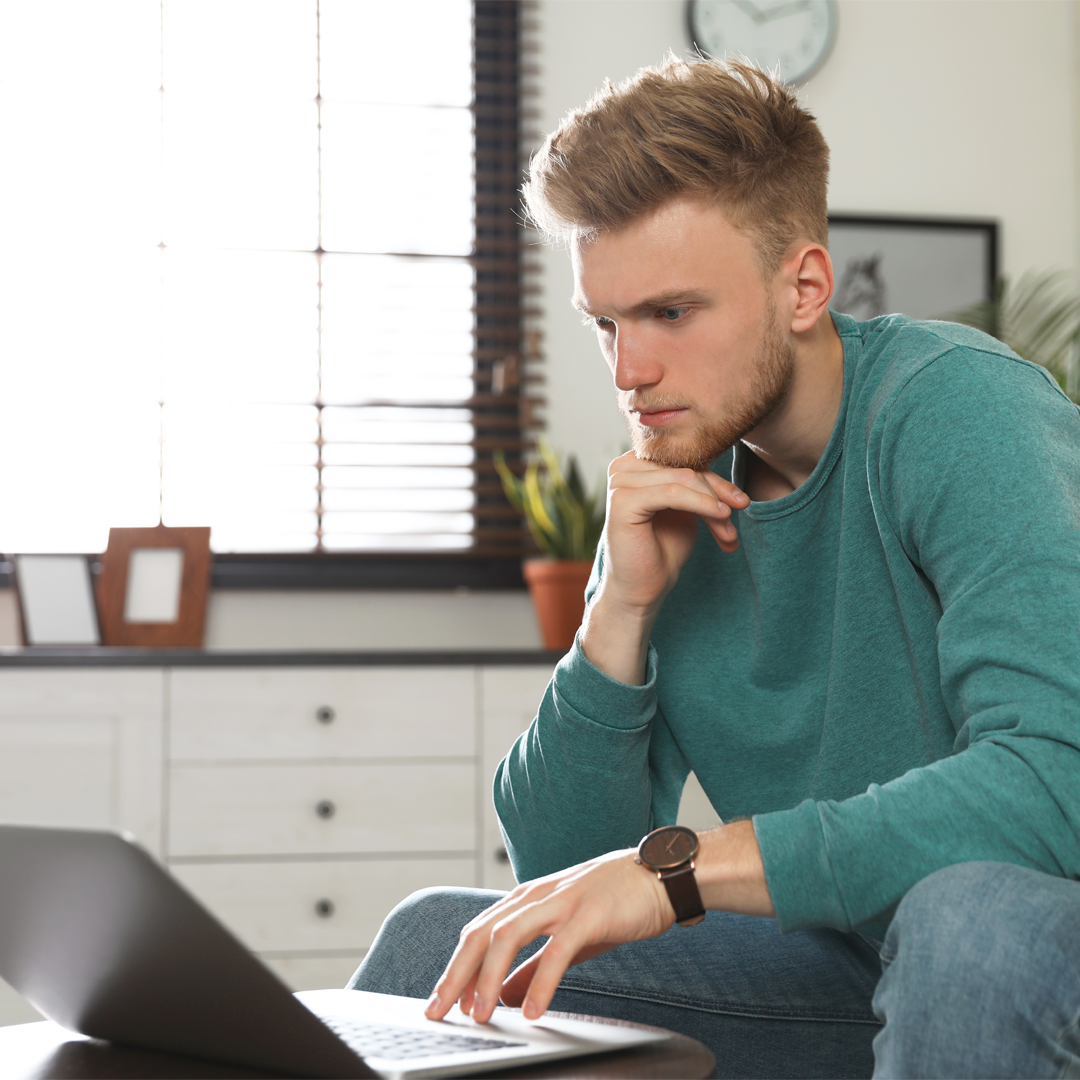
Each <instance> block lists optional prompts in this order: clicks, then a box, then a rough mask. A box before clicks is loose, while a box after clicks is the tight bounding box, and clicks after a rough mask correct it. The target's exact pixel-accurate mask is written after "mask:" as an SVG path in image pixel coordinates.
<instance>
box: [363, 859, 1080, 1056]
mask: <svg viewBox="0 0 1080 1080" xmlns="http://www.w3.org/2000/svg"><path fill="white" fill-rule="evenodd" d="M500 895H501V894H500V893H493V892H484V891H481V890H472V889H427V890H424V891H423V892H419V893H415V894H414V895H413V896H411V897H409V898H408V899H407V900H405V901H403V902H402V903H401V904H399V905H398V907H397V908H395V909H394V911H393V912H391V914H390V915H389V916H388V917H387V919H386V922H385V923H384V924H383V927H382V929H381V930H380V931H379V935H378V937H377V938H376V940H375V943H374V945H373V946H372V948H371V950H370V951H369V953H368V954H367V956H366V957H365V958H364V962H363V963H362V964H361V965H360V968H359V969H358V970H357V972H356V974H355V975H353V977H352V979H351V980H350V983H349V986H350V987H352V988H353V989H357V990H375V991H381V992H382V993H390V994H403V995H405V996H407V997H425V998H426V997H427V996H428V995H429V994H430V993H431V990H432V988H433V986H434V984H435V981H436V979H437V978H438V977H439V975H440V974H441V973H442V970H443V968H444V967H445V966H446V963H447V961H448V960H449V958H450V954H451V953H452V952H453V950H454V946H455V945H456V944H457V938H458V933H459V931H460V929H461V927H462V926H463V925H464V924H465V923H466V922H468V921H469V920H470V919H471V918H473V917H474V916H475V915H476V914H478V913H479V912H480V911H482V910H483V909H484V908H485V907H487V906H489V905H490V904H491V903H493V902H494V901H495V900H496V899H497V898H498V897H499V896H500ZM539 945H540V942H534V943H533V944H532V945H530V946H529V947H528V948H526V949H523V950H522V952H521V954H520V955H519V957H518V962H519V963H520V962H521V961H522V960H524V959H525V958H526V957H527V956H529V955H531V954H532V952H534V951H535V950H536V949H537V948H538V947H539ZM552 1008H554V1009H559V1010H562V1011H564V1012H578V1013H591V1014H593V1015H600V1016H612V1017H617V1018H620V1019H625V1020H634V1021H637V1022H639V1023H643V1024H655V1025H657V1026H659V1027H665V1028H670V1029H671V1030H673V1031H679V1032H681V1033H683V1034H685V1035H690V1036H691V1037H693V1038H695V1039H699V1040H701V1041H702V1042H703V1043H705V1044H706V1045H707V1046H708V1047H709V1048H710V1049H711V1050H712V1052H713V1054H714V1055H715V1056H716V1062H717V1067H716V1073H715V1075H716V1076H718V1077H859V1076H864V1077H868V1076H871V1075H872V1076H877V1077H982V1076H986V1077H990V1076H1000V1077H1028V1076H1031V1077H1044V1076H1045V1077H1080V1032H1078V1027H1077V1021H1078V1018H1080V883H1076V882H1071V881H1064V880H1062V879H1059V878H1052V877H1048V876H1047V875H1045V874H1039V873H1036V872H1035V871H1032V870H1027V869H1024V868H1022V867H1017V866H1011V865H1006V864H1003V863H965V864H963V865H960V866H953V867H949V868H947V869H945V870H939V871H938V872H937V873H935V874H931V875H930V876H929V877H928V878H926V879H925V880H924V881H922V882H920V883H919V884H918V885H916V886H915V887H914V888H913V889H912V890H911V892H910V893H908V895H907V896H906V897H905V898H904V900H903V901H902V902H901V904H900V906H899V908H898V910H897V913H896V916H895V918H894V919H893V922H892V925H891V926H890V928H889V932H888V934H887V936H886V939H885V942H884V943H883V944H882V943H879V942H874V941H872V940H871V939H869V938H864V937H862V936H861V935H859V934H851V933H841V932H839V931H836V930H800V931H796V932H795V933H791V934H781V933H780V932H779V931H778V930H777V928H776V924H775V923H774V922H773V921H772V920H771V919H757V918H752V917H749V916H742V915H731V914H728V913H726V912H710V913H709V914H708V916H707V917H706V919H705V921H704V922H703V923H702V924H701V925H699V926H697V927H691V928H687V929H684V928H682V927H673V928H672V929H671V930H669V931H668V932H667V933H666V934H663V935H662V936H661V937H659V938H653V939H652V940H650V941H639V942H633V943H630V944H627V945H622V946H620V947H619V948H618V949H615V950H613V951H612V952H610V953H606V954H604V955H603V956H598V957H596V958H595V959H593V960H589V961H587V962H585V963H584V964H579V965H578V966H577V967H574V968H571V969H570V971H568V972H567V974H566V976H565V977H564V979H563V981H562V984H561V986H560V988H559V991H558V993H557V994H556V996H555V1000H554V1002H553V1004H552Z"/></svg>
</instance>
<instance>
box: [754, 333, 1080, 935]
mask: <svg viewBox="0 0 1080 1080" xmlns="http://www.w3.org/2000/svg"><path fill="white" fill-rule="evenodd" d="M866 437H867V439H868V443H867V446H868V454H867V461H868V468H867V480H868V483H869V486H870V491H871V497H872V500H873V503H874V512H875V515H876V516H877V520H878V530H879V532H880V534H881V540H882V544H883V545H884V546H885V548H886V555H887V557H888V560H889V562H890V566H892V567H894V571H893V573H894V578H895V577H896V576H897V574H898V573H899V572H900V566H901V563H902V564H903V568H904V571H905V572H906V574H907V575H908V577H909V578H911V579H912V580H917V581H918V582H919V583H921V587H922V588H923V589H925V598H926V602H927V603H934V604H937V605H938V606H939V608H940V612H941V615H940V620H939V622H938V643H937V656H938V665H939V671H940V686H941V693H942V696H943V700H944V702H945V705H946V708H947V709H948V711H949V714H950V716H951V718H952V720H953V724H954V727H955V730H956V738H955V743H954V746H953V753H952V754H951V755H950V756H948V757H945V758H943V759H941V760H939V761H936V762H934V763H933V764H930V765H927V766H925V767H921V768H916V769H912V770H911V771H909V772H907V773H905V774H903V775H902V776H899V777H897V778H896V779H894V780H892V781H890V782H889V783H886V784H882V785H880V786H879V785H871V786H870V788H869V789H868V790H867V791H866V792H865V793H863V794H860V795H857V796H855V797H853V798H848V799H844V800H839V801H817V802H814V801H810V800H807V801H804V802H803V803H801V804H799V805H798V806H796V807H794V808H792V809H790V810H783V811H778V812H775V813H768V814H761V815H758V816H756V817H755V818H754V825H755V831H756V834H757V837H758V843H759V845H760V847H761V851H762V857H763V860H764V863H765V871H766V878H767V881H768V884H769V889H770V892H771V895H772V899H773V903H774V906H775V908H776V910H777V915H778V918H779V921H780V925H781V928H782V929H783V930H794V929H799V928H803V927H813V926H833V927H838V928H840V929H851V928H853V927H855V926H860V925H861V926H866V925H867V924H872V925H873V926H874V927H875V928H880V927H881V926H883V925H884V923H886V922H887V921H888V919H889V918H890V917H891V914H892V912H893V910H894V909H895V905H896V904H897V903H898V902H899V900H900V899H901V898H902V897H903V895H904V894H905V893H906V892H907V891H908V889H910V888H911V887H912V886H913V885H914V884H916V883H917V882H918V881H920V880H921V879H922V878H924V877H925V876H927V875H928V874H930V873H931V872H933V871H934V870H936V869H939V868H941V867H944V866H948V865H952V864H956V863H961V862H968V861H975V860H991V861H1001V862H1008V863H1015V864H1018V865H1021V866H1027V867H1030V868H1033V869H1036V870H1040V871H1043V872H1045V873H1049V874H1053V875H1056V876H1060V877H1069V878H1076V877H1080V842H1078V837H1080V412H1078V410H1077V408H1076V407H1075V406H1074V405H1073V404H1072V403H1070V402H1069V401H1068V399H1066V398H1065V396H1064V395H1063V394H1061V393H1060V391H1059V390H1058V389H1057V388H1056V386H1054V385H1053V384H1052V381H1051V380H1050V378H1049V376H1048V375H1047V374H1046V373H1045V372H1044V371H1042V370H1041V369H1038V368H1035V367H1034V366H1033V365H1030V364H1026V363H1024V362H1022V361H1019V360H1017V359H1015V358H1014V359H1009V358H1007V357H1002V356H1000V355H994V354H982V353H980V352H978V351H976V350H973V349H969V348H957V349H954V350H952V351H951V352H945V353H944V354H943V355H942V356H941V357H939V358H938V359H937V360H935V361H934V362H932V363H930V364H929V365H928V366H926V367H924V368H923V369H921V370H920V371H919V372H918V373H916V374H915V375H913V376H912V377H911V378H910V379H909V381H908V382H907V383H906V384H905V385H904V386H902V387H901V388H900V389H899V390H898V391H897V392H895V393H894V395H893V396H892V398H891V400H890V401H889V402H887V403H886V404H885V405H884V406H883V407H882V408H881V410H880V411H879V412H878V413H877V415H876V417H871V420H870V422H869V424H868V427H867V431H866ZM912 570H914V576H913V574H912Z"/></svg>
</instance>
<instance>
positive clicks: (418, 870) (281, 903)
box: [171, 859, 476, 985]
mask: <svg viewBox="0 0 1080 1080" xmlns="http://www.w3.org/2000/svg"><path fill="white" fill-rule="evenodd" d="M171 870H172V872H173V874H175V876H176V877H177V878H178V879H179V881H180V882H181V883H182V884H183V885H184V886H185V887H186V888H187V889H189V890H190V891H191V892H192V893H194V895H195V896H197V897H198V898H199V900H201V901H202V902H203V903H204V904H205V905H206V906H207V907H208V908H209V909H210V910H211V911H212V912H213V913H214V914H215V915H216V916H217V917H218V918H219V919H221V921H222V922H223V923H225V925H226V926H228V927H229V929H230V930H232V931H233V933H234V934H236V936H237V937H238V938H240V940H241V941H242V942H243V943H244V944H245V945H247V947H248V948H249V949H252V950H253V951H256V952H258V951H266V952H276V951H286V950H291V951H296V952H305V951H306V952H316V951H326V950H338V951H342V952H353V953H356V954H360V953H361V952H362V951H363V950H364V949H366V948H368V947H369V946H370V945H371V943H372V942H373V941H374V940H375V935H376V933H378V930H379V927H380V926H381V925H382V921H383V919H385V918H386V916H387V915H388V914H389V913H390V910H391V909H392V908H393V907H394V905H395V904H397V903H398V902H399V901H401V900H404V899H405V897H406V896H408V895H409V894H410V893H412V892H415V891H416V890H417V889H423V888H426V887H427V886H429V885H465V886H472V885H473V884H474V882H475V875H476V863H475V860H474V859H424V860H403V859H371V860H368V859H365V860H360V861H355V862H354V861H350V862H344V861H342V862H310V863H288V862H279V863H242V864H238V865H221V864H217V865H186V866H173V867H171ZM345 974H346V977H347V976H348V975H349V974H351V971H349V972H346V973H345ZM342 985H343V983H342Z"/></svg>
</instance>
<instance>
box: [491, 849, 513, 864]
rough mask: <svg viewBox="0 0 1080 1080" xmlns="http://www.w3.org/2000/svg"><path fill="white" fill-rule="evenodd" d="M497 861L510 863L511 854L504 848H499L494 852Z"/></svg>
mask: <svg viewBox="0 0 1080 1080" xmlns="http://www.w3.org/2000/svg"><path fill="white" fill-rule="evenodd" d="M494 855H495V861H496V862H497V863H508V862H510V854H509V852H508V851H507V850H506V848H504V847H497V848H496V849H495V851H494Z"/></svg>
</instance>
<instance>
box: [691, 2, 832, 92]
mask: <svg viewBox="0 0 1080 1080" xmlns="http://www.w3.org/2000/svg"><path fill="white" fill-rule="evenodd" d="M688 3H689V7H688V9H687V11H688V15H689V23H690V40H691V43H692V44H693V45H694V46H696V47H697V48H698V49H700V50H701V51H702V52H705V53H708V54H709V55H710V56H715V57H717V58H720V59H723V58H724V57H727V56H746V57H749V59H750V60H752V61H753V62H754V63H755V64H757V66H758V67H760V68H761V69H762V70H764V71H770V72H771V71H774V70H775V69H776V68H777V67H779V72H780V78H781V80H782V81H783V82H786V83H796V82H804V81H805V80H806V79H809V78H810V76H811V75H813V74H814V72H815V71H817V69H818V68H819V67H821V65H822V64H823V63H824V62H825V60H826V58H827V57H828V55H829V52H830V51H831V49H832V47H833V42H834V41H835V40H836V21H837V18H836V2H835V0H688Z"/></svg>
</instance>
